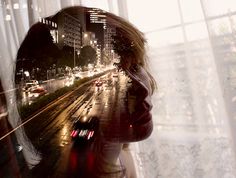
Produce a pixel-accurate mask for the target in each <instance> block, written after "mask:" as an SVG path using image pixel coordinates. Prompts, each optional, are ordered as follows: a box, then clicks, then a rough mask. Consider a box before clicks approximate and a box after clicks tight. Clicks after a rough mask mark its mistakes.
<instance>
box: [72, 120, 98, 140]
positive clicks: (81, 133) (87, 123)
mask: <svg viewBox="0 0 236 178" xmlns="http://www.w3.org/2000/svg"><path fill="white" fill-rule="evenodd" d="M72 117H75V116H72ZM98 129H99V118H98V117H96V116H82V117H79V119H77V120H76V121H75V122H74V123H73V129H72V132H71V138H72V140H74V141H79V140H80V141H92V140H94V138H95V135H96V134H97V132H98Z"/></svg>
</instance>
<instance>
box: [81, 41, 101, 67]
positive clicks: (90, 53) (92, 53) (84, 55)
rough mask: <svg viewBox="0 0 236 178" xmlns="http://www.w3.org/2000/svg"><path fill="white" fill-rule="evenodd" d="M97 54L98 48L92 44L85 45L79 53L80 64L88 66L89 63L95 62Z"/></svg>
mask: <svg viewBox="0 0 236 178" xmlns="http://www.w3.org/2000/svg"><path fill="white" fill-rule="evenodd" d="M96 58H97V54H96V50H95V49H94V48H93V47H92V46H84V47H83V48H82V49H81V51H80V55H79V61H78V65H79V66H86V65H88V64H89V63H91V64H94V63H95V62H96Z"/></svg>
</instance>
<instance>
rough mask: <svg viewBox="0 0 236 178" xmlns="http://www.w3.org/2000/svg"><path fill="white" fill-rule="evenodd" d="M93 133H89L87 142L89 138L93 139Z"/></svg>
mask: <svg viewBox="0 0 236 178" xmlns="http://www.w3.org/2000/svg"><path fill="white" fill-rule="evenodd" d="M93 134H94V131H89V134H88V137H87V139H88V140H89V139H90V138H92V137H93Z"/></svg>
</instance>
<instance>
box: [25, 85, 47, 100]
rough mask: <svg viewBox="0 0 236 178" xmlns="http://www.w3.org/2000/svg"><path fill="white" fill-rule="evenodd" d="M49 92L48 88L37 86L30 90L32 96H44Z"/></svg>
mask: <svg viewBox="0 0 236 178" xmlns="http://www.w3.org/2000/svg"><path fill="white" fill-rule="evenodd" d="M46 93H47V90H45V89H44V88H43V87H37V88H33V89H31V90H30V91H29V94H28V95H29V97H30V98H37V97H40V96H43V95H45V94H46Z"/></svg>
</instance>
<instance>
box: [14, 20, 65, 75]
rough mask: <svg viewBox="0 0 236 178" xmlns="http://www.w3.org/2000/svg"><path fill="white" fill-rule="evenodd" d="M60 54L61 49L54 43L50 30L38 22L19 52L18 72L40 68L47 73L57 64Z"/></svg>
mask: <svg viewBox="0 0 236 178" xmlns="http://www.w3.org/2000/svg"><path fill="white" fill-rule="evenodd" d="M59 54H60V53H59V49H58V48H57V46H56V45H55V44H54V43H53V38H52V36H51V34H50V29H49V28H48V27H47V25H45V24H43V23H40V22H38V23H36V24H34V25H33V26H32V27H31V28H30V30H29V31H28V33H27V35H26V37H25V39H24V41H23V42H22V44H21V46H20V48H19V50H18V53H17V60H16V62H17V63H16V70H19V69H22V68H23V69H24V70H28V71H32V69H34V68H40V69H41V70H42V71H46V70H47V69H48V68H50V67H51V66H52V65H53V64H55V63H56V60H57V58H58V57H59Z"/></svg>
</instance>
